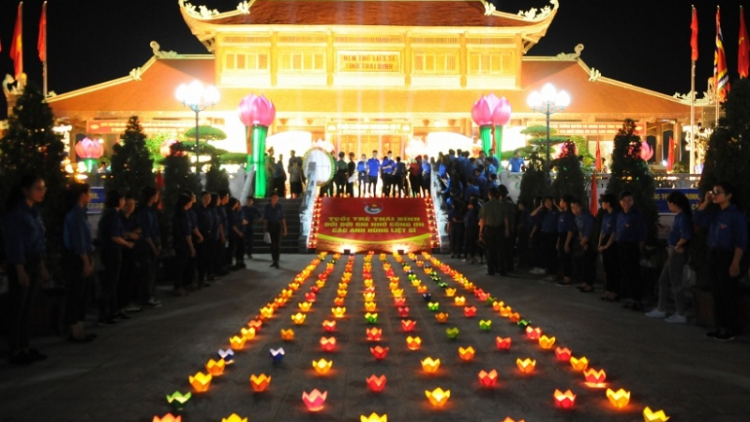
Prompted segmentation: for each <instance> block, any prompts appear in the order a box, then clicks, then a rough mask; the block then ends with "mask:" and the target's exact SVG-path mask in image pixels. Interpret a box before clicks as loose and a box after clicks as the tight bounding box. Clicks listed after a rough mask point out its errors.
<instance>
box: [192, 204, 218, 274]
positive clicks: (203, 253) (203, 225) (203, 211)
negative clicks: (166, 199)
mask: <svg viewBox="0 0 750 422" xmlns="http://www.w3.org/2000/svg"><path fill="white" fill-rule="evenodd" d="M210 205H211V194H210V193H208V192H205V191H204V192H201V196H200V203H199V204H196V205H195V206H194V208H195V215H196V216H197V217H198V225H197V228H198V230H199V231H200V232H201V235H202V236H203V241H202V242H200V243H197V244H195V245H194V246H195V263H196V268H197V270H198V271H197V274H198V282H197V284H198V289H201V288H203V287H204V286H207V285H208V277H209V275H208V274H209V269H210V267H211V250H212V248H213V244H212V243H213V238H214V228H213V224H212V221H211V220H212V216H211V210H210Z"/></svg>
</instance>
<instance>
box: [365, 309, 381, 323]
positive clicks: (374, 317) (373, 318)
mask: <svg viewBox="0 0 750 422" xmlns="http://www.w3.org/2000/svg"><path fill="white" fill-rule="evenodd" d="M365 321H367V323H368V324H377V323H378V314H377V312H368V313H366V314H365Z"/></svg>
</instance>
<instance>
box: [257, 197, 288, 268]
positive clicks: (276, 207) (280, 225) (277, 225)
mask: <svg viewBox="0 0 750 422" xmlns="http://www.w3.org/2000/svg"><path fill="white" fill-rule="evenodd" d="M263 225H264V229H265V231H266V232H268V234H269V235H270V236H271V259H272V260H273V262H272V263H271V267H275V268H279V255H280V253H281V237H282V236H286V235H287V229H286V219H285V218H284V209H283V208H282V207H281V204H279V195H278V194H276V193H273V194H271V202H269V203H268V204H266V208H265V209H264V210H263Z"/></svg>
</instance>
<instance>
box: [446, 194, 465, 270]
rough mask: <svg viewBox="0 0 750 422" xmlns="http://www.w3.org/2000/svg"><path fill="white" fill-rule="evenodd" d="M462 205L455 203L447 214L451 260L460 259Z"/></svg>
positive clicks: (462, 235) (458, 202) (460, 202)
mask: <svg viewBox="0 0 750 422" xmlns="http://www.w3.org/2000/svg"><path fill="white" fill-rule="evenodd" d="M463 207H464V203H463V202H462V201H455V202H454V203H453V207H452V208H451V210H450V212H449V213H448V235H449V236H450V249H451V258H459V259H461V254H462V253H463V248H464V209H463Z"/></svg>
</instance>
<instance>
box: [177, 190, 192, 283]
mask: <svg viewBox="0 0 750 422" xmlns="http://www.w3.org/2000/svg"><path fill="white" fill-rule="evenodd" d="M192 204H193V200H192V198H190V196H188V195H185V194H182V195H180V196H179V197H178V198H177V202H176V203H175V205H174V210H175V211H174V214H173V215H172V247H173V248H174V261H173V266H172V269H173V274H172V275H173V277H174V293H175V295H177V296H185V295H186V294H187V293H188V292H187V290H186V289H185V287H186V286H187V284H186V282H189V280H192V277H190V275H188V274H187V270H188V269H189V265H188V261H189V260H190V258H194V257H195V247H194V246H193V224H192V220H191V219H190V216H189V215H188V210H189V209H190V207H191V206H192Z"/></svg>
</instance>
